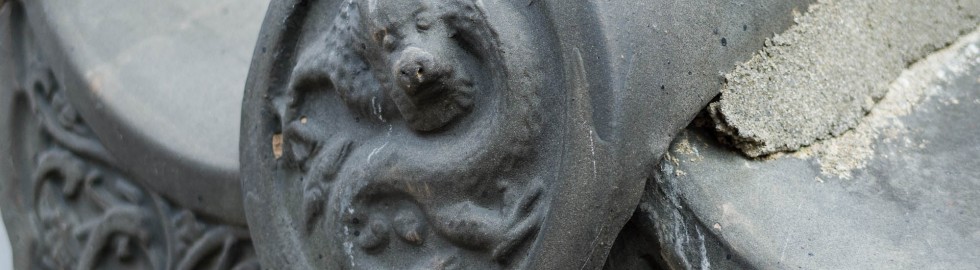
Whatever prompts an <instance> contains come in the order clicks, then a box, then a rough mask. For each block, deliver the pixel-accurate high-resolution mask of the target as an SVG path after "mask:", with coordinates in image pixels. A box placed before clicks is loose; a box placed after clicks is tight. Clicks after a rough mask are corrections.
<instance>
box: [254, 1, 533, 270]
mask: <svg viewBox="0 0 980 270" xmlns="http://www.w3.org/2000/svg"><path fill="white" fill-rule="evenodd" d="M326 29H327V31H326V32H324V33H321V34H320V35H317V36H315V37H314V38H312V39H311V40H312V45H310V46H306V47H305V48H304V49H302V51H301V52H300V54H299V56H298V57H297V60H296V65H295V66H294V68H293V70H292V77H291V79H290V82H289V85H288V89H287V92H286V96H287V98H286V99H287V100H288V101H287V102H285V103H286V104H287V105H286V106H285V108H281V109H277V111H280V112H282V116H281V119H283V122H284V123H283V124H284V127H283V136H284V147H285V148H284V151H283V154H284V156H285V159H284V162H285V164H286V165H287V167H289V168H292V169H293V170H295V173H296V174H298V175H299V177H297V178H298V179H299V180H300V182H302V190H303V194H302V201H303V203H302V206H301V207H302V211H301V212H302V219H304V220H303V222H301V223H302V224H303V230H304V231H305V232H306V233H308V234H309V235H312V236H314V237H316V236H323V237H325V238H326V239H329V240H330V241H324V242H323V243H319V244H313V245H314V246H316V245H322V246H320V247H318V248H314V249H328V250H343V251H344V254H336V255H337V256H340V258H341V259H343V260H350V261H351V262H352V263H361V264H370V263H372V262H373V263H377V265H378V266H381V265H390V264H391V263H393V262H397V261H398V260H401V259H399V258H400V257H401V256H404V255H405V254H407V253H406V252H409V250H413V249H418V248H422V247H425V246H431V247H437V246H438V247H456V249H455V251H454V249H446V250H443V251H442V252H439V253H438V254H435V255H433V256H432V257H431V258H420V259H419V263H418V265H419V267H426V266H427V265H428V266H438V265H444V264H445V263H448V262H450V261H452V260H451V258H459V257H460V256H465V257H467V259H465V260H466V261H472V262H481V261H482V262H491V263H490V264H488V265H497V264H498V263H500V262H503V261H512V260H511V259H509V257H508V256H511V254H514V253H515V251H516V250H520V249H523V248H527V247H528V245H529V243H530V242H532V241H531V240H533V239H534V235H535V234H536V233H537V230H538V228H539V227H540V226H539V222H540V220H541V217H542V215H543V213H542V212H543V211H542V210H541V207H538V205H539V202H540V201H542V200H544V199H541V198H544V197H546V196H547V194H545V192H544V191H543V182H542V180H541V178H540V177H539V176H537V175H534V174H531V173H525V174H522V175H521V176H519V177H514V176H504V174H505V173H507V172H508V171H512V170H515V167H520V168H522V169H524V168H526V167H525V166H518V165H517V164H518V162H519V160H521V159H528V160H533V158H532V157H531V156H530V155H531V151H530V149H531V148H532V145H533V144H532V141H533V139H534V138H535V136H536V133H537V121H536V120H537V119H536V118H535V111H536V105H537V103H536V102H537V101H536V98H537V97H536V91H538V90H539V89H537V88H538V87H540V85H538V84H536V83H535V82H534V81H533V80H529V79H523V80H516V79H512V78H509V76H508V72H510V70H512V69H515V67H521V68H524V69H525V71H524V72H527V71H526V69H527V65H528V64H527V63H534V60H526V59H522V60H521V61H507V60H506V59H504V57H503V56H502V55H501V50H502V49H501V45H500V42H501V41H500V40H499V39H498V36H497V34H498V33H497V32H495V30H494V29H493V28H492V27H491V25H490V23H489V22H488V20H487V18H486V15H485V14H484V11H483V9H482V7H480V6H479V5H478V4H477V2H475V1H472V0H448V1H429V0H421V1H418V0H403V1H389V0H384V1H382V0H376V1H372V0H360V1H349V2H347V3H345V4H344V5H343V7H342V11H340V14H339V15H338V16H337V18H336V19H334V21H333V22H332V25H331V26H329V27H326ZM512 48H519V47H517V46H512ZM515 50H516V49H515ZM273 100H276V98H273ZM338 105H339V106H338ZM391 239H400V241H395V240H391ZM338 245H339V246H338ZM355 247H356V248H355ZM463 250H466V252H462V251H463ZM473 251H476V252H473ZM518 253H519V252H518ZM382 262H383V263H382ZM501 266H502V264H501Z"/></svg>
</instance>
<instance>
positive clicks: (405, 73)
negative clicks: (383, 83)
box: [394, 47, 446, 96]
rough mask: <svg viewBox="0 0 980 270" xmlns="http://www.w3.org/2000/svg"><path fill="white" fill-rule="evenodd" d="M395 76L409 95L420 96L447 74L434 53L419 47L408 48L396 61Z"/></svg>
mask: <svg viewBox="0 0 980 270" xmlns="http://www.w3.org/2000/svg"><path fill="white" fill-rule="evenodd" d="M394 70H395V73H396V74H395V77H396V78H398V84H399V86H401V88H402V89H403V90H404V91H405V93H406V94H408V95H409V96H418V95H419V94H422V93H421V92H422V91H423V90H425V89H427V88H439V87H427V86H430V85H431V84H433V83H436V82H438V81H439V80H440V79H442V77H444V76H445V75H446V71H445V68H443V67H442V66H441V65H440V64H439V63H438V62H437V59H436V57H435V56H434V55H432V53H429V52H427V51H425V50H422V49H420V48H417V47H408V48H406V49H405V50H404V51H403V52H402V54H401V57H399V58H398V61H396V62H395V68H394Z"/></svg>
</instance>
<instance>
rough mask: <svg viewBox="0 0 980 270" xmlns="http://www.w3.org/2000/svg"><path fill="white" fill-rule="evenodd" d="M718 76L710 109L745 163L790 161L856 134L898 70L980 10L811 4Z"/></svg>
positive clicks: (850, 0)
mask: <svg viewBox="0 0 980 270" xmlns="http://www.w3.org/2000/svg"><path fill="white" fill-rule="evenodd" d="M797 22H798V25H796V26H794V27H792V28H790V29H789V30H787V31H786V32H785V33H782V34H779V35H777V36H776V37H775V38H773V39H771V40H768V41H766V48H765V49H763V50H762V51H761V52H759V54H758V55H756V56H755V57H753V59H752V60H750V61H748V62H746V63H743V64H741V65H739V67H738V68H736V69H735V71H734V72H732V73H729V74H728V75H726V78H727V83H726V84H725V87H724V88H723V89H722V94H721V98H720V100H719V101H718V102H716V103H713V104H712V105H711V115H712V118H713V119H714V121H715V123H716V125H717V129H718V131H719V132H720V133H722V134H724V135H726V136H727V137H729V138H730V140H731V143H732V144H733V145H735V146H736V147H738V148H739V149H741V150H742V151H743V152H745V154H747V155H749V156H753V157H755V156H760V155H766V154H771V153H774V152H778V151H793V150H796V149H799V148H800V147H802V146H806V145H810V144H812V143H814V142H815V141H817V140H821V139H827V138H831V137H834V136H838V135H840V134H842V133H844V132H845V131H847V130H848V129H850V128H853V127H854V126H856V125H857V123H858V120H859V119H860V118H861V117H862V116H864V115H865V114H866V113H867V112H869V111H870V110H871V108H872V107H873V106H874V104H875V103H876V102H877V101H878V100H879V99H881V98H882V97H883V96H884V95H885V93H886V92H887V89H888V83H889V82H891V81H892V80H894V79H895V78H896V77H897V76H898V75H899V73H900V72H901V71H902V69H904V68H905V67H906V66H908V65H909V64H911V63H912V62H915V61H917V60H919V59H921V58H922V57H923V56H925V55H927V54H928V53H930V52H932V51H934V50H936V49H939V48H943V47H945V46H946V45H947V44H949V43H951V42H952V41H953V40H955V39H956V37H957V36H959V35H960V34H962V33H965V32H968V31H970V30H972V29H973V28H975V27H976V26H977V24H978V23H980V1H975V0H958V1H932V0H912V1H908V0H842V1H819V2H818V3H817V4H814V5H813V6H812V7H811V8H810V11H809V12H808V13H807V14H804V15H802V16H800V17H799V18H797Z"/></svg>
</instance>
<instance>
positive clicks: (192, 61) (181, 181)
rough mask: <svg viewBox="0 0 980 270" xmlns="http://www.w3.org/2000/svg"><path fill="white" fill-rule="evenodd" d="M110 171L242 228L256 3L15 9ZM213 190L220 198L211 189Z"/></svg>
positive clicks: (50, 1) (71, 4)
mask: <svg viewBox="0 0 980 270" xmlns="http://www.w3.org/2000/svg"><path fill="white" fill-rule="evenodd" d="M24 5H25V6H26V10H27V11H28V13H30V14H28V16H27V19H28V20H29V21H30V23H31V24H33V25H35V28H36V29H37V30H38V31H39V35H38V37H39V38H41V39H42V40H43V41H42V42H41V45H42V46H44V47H45V49H46V50H47V51H48V52H50V55H49V57H50V58H51V59H52V60H55V59H57V60H59V61H64V62H62V63H56V64H55V65H54V67H55V68H56V71H55V72H56V73H57V74H59V75H64V76H65V77H66V78H64V80H65V82H66V83H67V84H70V85H72V88H73V89H72V90H71V91H68V95H69V96H70V98H71V99H72V100H73V101H74V102H76V104H79V105H80V106H77V109H78V111H79V113H80V114H81V115H82V116H83V117H84V118H85V119H87V120H88V122H89V124H90V125H91V126H92V127H93V131H94V132H95V133H96V135H97V136H98V137H99V138H100V139H101V140H103V141H105V142H106V144H105V147H106V148H107V150H108V151H109V152H110V153H111V154H112V155H113V156H115V157H116V161H117V162H118V163H119V164H120V165H121V166H122V167H124V168H126V170H127V171H128V172H129V173H131V174H133V175H134V176H135V177H136V178H137V180H138V181H142V182H143V183H145V184H146V185H148V186H150V187H151V188H152V189H154V190H155V191H157V192H160V193H161V194H162V195H164V196H165V197H167V198H169V199H172V200H175V201H177V202H179V203H181V204H183V205H186V206H187V207H190V208H191V209H194V210H197V211H199V212H200V213H202V214H205V215H209V216H213V217H219V218H221V219H224V220H231V221H234V222H237V223H239V224H244V223H245V219H244V213H243V210H242V207H241V203H240V202H241V195H240V193H239V192H238V190H239V185H238V183H239V182H238V136H237V134H238V131H239V122H240V121H239V119H240V117H239V114H240V112H241V100H242V89H243V88H244V84H245V75H246V72H247V71H248V67H249V63H250V60H251V55H252V51H253V48H254V44H255V40H256V39H257V37H258V30H259V25H260V24H261V22H262V18H263V15H264V14H265V9H266V7H267V5H268V2H266V1H234V0H221V1H194V0H180V1H125V0H99V1H86V2H79V1H63V0H44V1H24ZM216 190H222V192H221V193H214V192H213V191H216Z"/></svg>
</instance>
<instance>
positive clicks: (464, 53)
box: [294, 0, 493, 132]
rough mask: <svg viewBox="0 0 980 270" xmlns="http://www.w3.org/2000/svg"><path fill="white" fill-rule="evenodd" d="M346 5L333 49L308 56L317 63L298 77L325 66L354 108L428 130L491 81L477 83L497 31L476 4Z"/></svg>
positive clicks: (456, 114)
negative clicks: (491, 26) (490, 25)
mask: <svg viewBox="0 0 980 270" xmlns="http://www.w3.org/2000/svg"><path fill="white" fill-rule="evenodd" d="M346 8H347V10H345V11H344V12H345V13H344V14H342V15H341V16H340V18H338V19H337V21H336V22H335V25H334V26H333V28H332V29H331V30H333V33H332V34H331V35H327V36H328V38H329V39H330V40H326V41H325V44H324V47H327V48H330V51H329V52H327V53H323V54H320V55H314V56H312V57H308V58H306V59H310V60H313V61H308V62H305V65H304V64H301V65H299V66H298V67H297V69H296V70H295V71H294V76H296V77H297V79H294V80H295V81H299V82H300V83H303V82H304V81H316V79H315V77H316V76H321V75H322V74H319V73H320V72H324V71H325V72H327V73H329V74H328V77H329V81H330V83H331V84H332V86H333V87H334V88H335V91H336V92H337V93H338V94H339V95H340V96H341V97H342V98H343V99H344V100H345V102H346V103H347V105H348V106H349V107H350V108H351V109H352V110H354V111H355V112H357V113H360V114H361V115H363V116H365V117H368V118H371V119H375V118H377V119H379V120H381V121H383V122H385V121H387V120H390V119H392V118H399V117H400V118H402V119H404V120H405V122H406V124H407V125H408V126H409V127H410V128H412V129H414V130H416V131H422V132H426V131H433V130H436V129H439V128H442V127H444V126H446V125H448V124H450V123H451V122H453V121H454V120H457V119H459V118H460V117H462V116H464V115H466V114H467V113H468V112H469V111H470V109H471V108H472V106H473V102H474V100H473V92H474V91H475V90H474V88H475V87H488V86H489V83H485V84H480V85H476V84H477V83H476V82H474V79H479V78H474V77H480V74H481V73H488V72H489V71H487V70H484V69H485V68H487V66H486V65H483V63H481V62H482V61H484V60H487V59H488V58H491V57H492V56H491V55H490V52H489V51H488V50H489V49H491V47H492V45H491V44H490V43H489V42H490V41H492V40H493V36H492V32H490V31H489V28H488V27H487V26H486V25H483V24H484V23H485V20H483V18H482V15H481V14H480V13H479V11H478V9H477V7H476V6H475V5H474V4H473V3H472V2H468V1H379V0H361V1H352V2H350V3H349V4H348V6H347V7H346ZM311 75H312V76H311ZM297 87H299V88H302V87H304V85H297ZM391 111H397V112H398V115H392V114H391Z"/></svg>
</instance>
